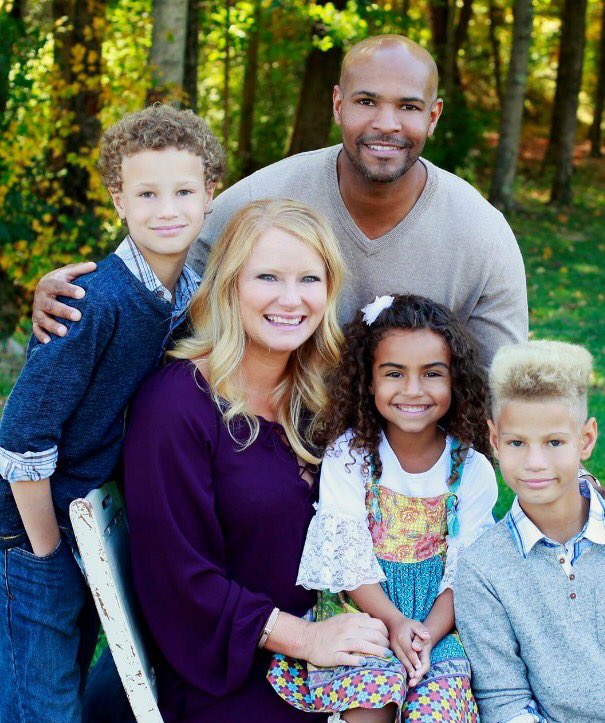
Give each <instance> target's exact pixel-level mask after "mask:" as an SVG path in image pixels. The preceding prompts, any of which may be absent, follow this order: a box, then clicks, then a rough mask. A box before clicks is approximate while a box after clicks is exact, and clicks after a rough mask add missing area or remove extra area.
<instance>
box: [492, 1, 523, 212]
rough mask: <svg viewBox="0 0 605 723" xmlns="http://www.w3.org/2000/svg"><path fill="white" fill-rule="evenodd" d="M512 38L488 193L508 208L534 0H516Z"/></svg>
mask: <svg viewBox="0 0 605 723" xmlns="http://www.w3.org/2000/svg"><path fill="white" fill-rule="evenodd" d="M513 12H514V23H513V39H512V46H511V51H510V64H509V66H508V79H507V83H506V95H505V97H504V102H503V105H502V115H501V118H500V140H499V143H498V152H497V154H496V164H495V167H494V173H493V176H492V183H491V188H490V193H489V200H490V202H491V203H493V204H494V206H496V208H499V209H501V210H504V211H507V210H509V209H510V207H511V206H512V203H513V199H514V196H513V186H514V182H515V170H516V166H517V156H518V155H519V139H520V137H521V122H522V119H523V102H524V100H525V88H526V86H527V69H528V63H529V46H530V42H531V33H532V24H533V0H515V4H514V8H513Z"/></svg>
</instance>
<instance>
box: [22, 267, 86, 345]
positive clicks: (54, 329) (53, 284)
mask: <svg viewBox="0 0 605 723" xmlns="http://www.w3.org/2000/svg"><path fill="white" fill-rule="evenodd" d="M96 268H97V265H96V264H95V263H94V261H83V262H81V263H77V264H69V265H68V266H62V267H61V268H60V269H55V271H51V272H49V273H48V274H46V275H45V276H43V277H42V278H41V279H40V281H39V282H38V285H37V286H36V292H35V294H34V307H33V310H32V322H33V332H34V336H35V337H36V339H37V340H38V341H39V342H41V343H42V344H47V343H48V342H49V341H50V336H49V335H48V334H55V335H56V336H65V334H66V333H67V327H66V326H64V325H63V324H61V323H60V322H59V321H57V319H56V318H55V317H58V318H59V319H70V320H71V321H79V320H80V317H81V314H80V312H79V311H78V310H77V309H72V308H71V306H68V305H67V304H62V303H61V302H59V301H57V297H58V296H67V297H69V298H72V299H81V298H82V297H83V296H84V294H85V291H84V289H83V288H82V287H80V286H77V285H75V284H72V283H70V282H72V281H74V280H75V279H77V278H78V277H80V276H83V275H84V274H90V273H91V272H93V271H94V270H95V269H96Z"/></svg>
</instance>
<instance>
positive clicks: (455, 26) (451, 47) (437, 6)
mask: <svg viewBox="0 0 605 723" xmlns="http://www.w3.org/2000/svg"><path fill="white" fill-rule="evenodd" d="M429 11H430V23H431V35H432V40H433V50H434V54H435V62H436V63H437V68H438V70H439V76H440V78H441V86H442V87H443V89H444V93H445V96H446V97H449V98H450V100H451V98H452V97H453V96H454V95H455V94H456V92H457V91H459V90H461V89H462V79H461V74H460V68H459V66H458V51H459V50H460V49H461V48H462V46H463V45H464V43H465V42H466V40H467V37H468V27H469V24H470V21H471V18H472V16H473V0H464V2H463V5H462V7H461V8H460V15H459V18H458V22H457V23H456V1H455V0H430V3H429Z"/></svg>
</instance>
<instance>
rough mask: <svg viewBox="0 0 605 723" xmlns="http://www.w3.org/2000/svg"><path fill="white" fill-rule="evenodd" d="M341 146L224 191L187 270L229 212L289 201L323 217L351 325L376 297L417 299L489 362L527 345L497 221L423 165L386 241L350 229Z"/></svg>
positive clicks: (518, 284)
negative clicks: (339, 255)
mask: <svg viewBox="0 0 605 723" xmlns="http://www.w3.org/2000/svg"><path fill="white" fill-rule="evenodd" d="M340 149H341V146H333V147H331V148H323V149H321V150H318V151H311V152H309V153H301V154H299V155H297V156H292V157H291V158H286V159H284V160H282V161H279V162H278V163H274V164H272V165H271V166H268V167H267V168H263V169H262V170H260V171H257V172H256V173H254V174H252V175H251V176H249V177H248V178H245V179H243V180H242V181H239V182H238V183H236V184H235V185H234V186H231V188H229V189H227V190H226V191H224V192H223V193H222V194H221V195H220V196H219V197H218V198H217V199H216V200H215V202H214V205H213V210H212V213H211V214H210V215H209V216H208V218H207V219H206V223H205V225H204V229H203V231H202V236H201V239H200V240H198V241H197V242H196V243H195V244H194V246H193V247H192V251H191V254H190V257H189V259H188V263H189V264H190V265H191V266H192V267H193V268H194V269H195V270H196V271H197V272H198V273H202V271H203V268H204V265H205V262H206V257H207V254H208V250H209V247H210V246H211V245H212V244H213V243H214V241H215V240H216V239H217V238H218V237H219V236H220V234H221V232H222V230H223V228H224V227H225V224H226V223H227V221H228V220H229V218H230V217H231V215H232V214H233V213H234V212H235V211H237V210H238V209H240V208H241V207H242V206H244V205H245V204H247V203H249V202H250V201H252V200H258V199H262V198H280V197H286V198H293V199H296V200H298V201H303V202H304V203H307V204H308V205H309V206H311V207H312V208H314V209H315V210H317V211H320V212H322V213H323V214H324V216H326V217H327V219H328V220H329V221H330V223H331V224H332V228H333V229H334V233H335V234H336V237H337V239H338V240H339V242H340V245H341V248H342V251H343V254H344V257H345V261H346V264H347V266H348V269H349V272H350V273H349V278H348V279H347V281H346V283H345V288H344V291H343V294H342V297H341V298H342V302H341V320H342V321H348V320H349V319H351V318H352V316H353V315H354V313H355V312H356V311H357V309H359V308H360V307H361V306H363V305H365V304H367V303H368V302H369V301H372V300H373V299H374V296H375V295H376V294H378V295H382V294H387V293H392V292H396V293H406V292H407V293H415V294H421V295H423V296H429V297H431V298H432V299H434V300H435V301H439V302H441V303H442V304H445V305H446V306H448V307H449V308H450V309H452V310H453V311H454V312H456V314H458V316H459V317H460V319H461V320H462V321H463V322H464V323H466V324H467V325H468V326H469V328H470V329H471V331H473V332H474V334H475V336H476V337H477V340H478V342H479V345H480V350H481V352H482V362H483V364H484V365H487V364H488V363H489V361H490V360H491V358H492V356H493V355H494V353H495V352H496V350H497V349H498V347H500V346H501V345H502V344H507V343H513V342H520V341H524V340H525V339H526V338H527V294H526V287H525V271H524V268H523V259H522V258H521V253H520V252H519V247H518V246H517V242H516V240H515V237H514V235H513V233H512V231H511V229H510V227H509V225H508V224H507V223H506V220H505V219H504V217H503V216H502V214H501V213H500V212H499V211H497V210H496V209H495V208H494V207H493V206H491V205H490V204H489V203H488V202H487V201H486V200H485V199H484V198H483V197H482V196H481V194H479V193H478V192H477V191H476V190H475V189H474V188H473V187H472V186H470V185H469V184H468V183H466V182H465V181H463V180H462V179H461V178H458V177H457V176H454V175H453V174H451V173H448V172H446V171H443V170H441V169H440V168H437V167H436V166H434V165H433V164H432V163H429V162H428V161H425V160H423V161H422V162H423V163H424V165H425V166H426V169H427V181H426V184H425V187H424V190H423V191H422V194H421V195H420V198H419V199H418V200H417V201H416V204H415V205H414V207H413V208H412V210H411V211H410V212H409V213H408V214H407V215H406V216H405V218H404V219H403V220H402V221H401V222H400V223H399V224H398V225H397V226H395V228H393V229H392V230H391V231H389V232H388V233H387V234H385V235H384V236H382V237H380V238H377V239H374V240H370V239H368V238H367V237H366V236H365V235H364V234H363V233H362V232H361V231H360V229H359V228H358V227H357V226H356V224H355V222H354V221H353V219H352V218H351V215H350V213H349V212H348V210H347V208H346V206H345V205H344V202H343V200H342V197H341V195H340V191H339V188H338V176H337V170H336V159H337V158H338V153H339V151H340Z"/></svg>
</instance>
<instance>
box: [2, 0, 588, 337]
mask: <svg viewBox="0 0 605 723" xmlns="http://www.w3.org/2000/svg"><path fill="white" fill-rule="evenodd" d="M259 2H260V43H259V57H258V61H259V63H258V76H257V93H256V101H255V106H254V112H253V113H254V118H253V120H254V125H253V159H252V160H253V165H254V166H255V167H261V166H265V165H267V164H270V163H272V162H274V161H276V160H278V159H280V158H282V157H283V155H284V153H285V151H286V149H287V148H288V145H289V138H290V134H291V131H292V126H293V123H294V118H295V112H296V108H297V103H298V96H299V91H300V87H301V80H302V77H303V70H304V66H305V59H306V57H307V55H308V53H309V52H310V51H311V49H313V48H314V47H315V48H319V49H321V50H322V51H324V52H326V51H328V50H329V49H330V48H332V47H334V46H339V47H342V48H343V49H344V50H347V49H348V48H349V47H350V46H351V45H352V44H353V43H355V42H357V41H358V40H360V39H362V38H364V37H367V36H368V35H372V34H378V33H401V32H406V33H408V34H409V36H410V37H411V38H412V39H414V40H416V41H417V42H419V43H420V44H421V45H423V46H425V47H427V48H428V49H429V50H430V49H431V27H430V22H429V19H430V13H429V2H428V0H410V2H409V3H406V4H402V3H401V2H399V0H397V2H396V1H395V0H348V2H347V4H346V6H345V7H344V9H342V10H339V9H337V7H336V6H335V4H334V2H333V1H332V2H327V3H323V2H320V1H319V0H315V2H307V1H306V0H259ZM459 4H460V3H459ZM404 5H406V6H408V11H407V14H406V15H405V16H404V15H403V14H402V7H403V6H404ZM496 5H497V6H498V7H499V8H500V12H499V15H498V17H499V18H500V23H499V25H498V27H497V28H496V29H495V34H496V36H497V39H498V41H499V43H500V55H501V61H502V76H503V81H504V79H505V74H506V66H507V62H508V54H509V51H510V38H511V29H512V10H511V8H512V3H510V2H508V1H505V0H497V2H496ZM26 6H27V15H26V16H25V18H24V21H23V23H17V24H16V23H15V22H14V21H13V19H12V18H11V17H9V11H10V8H11V7H12V3H11V2H7V1H5V2H2V1H1V0H0V96H1V91H2V82H3V81H2V79H3V77H4V78H7V79H8V91H9V93H8V100H7V105H6V110H5V111H4V113H3V115H2V116H0V129H1V131H2V133H1V134H0V204H1V206H0V207H1V208H2V214H0V272H3V273H4V274H5V275H6V277H5V278H6V279H7V280H8V285H6V284H4V287H6V289H8V290H9V291H7V295H8V296H11V300H10V304H9V305H8V307H7V306H6V304H5V300H4V297H3V299H0V306H2V308H3V309H6V308H9V311H10V313H9V314H8V316H7V315H4V316H3V317H2V318H1V319H0V325H2V327H3V328H4V329H6V330H7V331H10V327H12V325H13V323H14V318H15V314H14V309H15V308H17V309H18V311H17V313H19V314H21V316H22V317H24V316H26V311H25V310H26V307H27V304H28V303H29V299H30V297H31V291H32V289H33V287H34V285H35V283H36V280H37V279H38V278H39V277H40V276H41V275H42V274H43V273H45V272H47V271H49V270H50V269H52V268H54V267H56V266H58V265H62V264H64V263H66V262H68V261H75V260H79V259H83V258H99V257H100V256H102V255H104V254H105V253H106V252H107V251H108V250H109V249H111V248H112V247H113V245H114V244H115V241H116V239H117V237H118V235H119V233H120V226H119V224H118V222H117V219H116V217H115V214H114V212H113V209H112V208H111V205H110V200H109V196H108V194H107V193H106V191H105V189H104V188H103V187H102V186H101V184H100V181H99V177H98V175H97V172H96V169H95V163H96V156H97V152H96V150H95V149H94V148H92V147H88V146H84V145H83V146H82V147H81V148H73V147H72V146H71V145H70V144H71V143H73V138H74V137H75V136H77V134H78V133H80V131H81V130H82V129H81V128H78V127H77V123H76V122H75V118H74V110H73V108H74V98H77V97H78V94H81V93H82V94H83V93H84V92H86V91H87V90H90V88H91V87H92V86H94V85H95V83H97V82H98V80H99V79H98V78H97V79H95V78H92V77H90V75H87V68H89V67H92V65H94V62H93V61H94V60H95V58H92V57H91V53H90V51H89V50H87V48H86V47H85V44H86V43H85V42H80V43H76V44H74V45H73V47H71V48H70V53H71V55H70V62H71V70H72V71H73V72H72V76H73V77H72V79H71V80H69V81H66V80H65V78H62V76H61V73H60V72H58V69H57V64H56V62H55V59H54V55H53V53H54V52H55V50H56V48H55V46H54V37H53V36H54V32H55V30H56V28H54V27H53V25H52V22H51V20H50V19H49V16H50V13H49V5H48V3H47V2H45V0H33V2H28V3H27V4H26ZM256 7H257V0H232V1H231V3H230V5H229V9H228V6H227V3H226V2H224V1H223V0H205V1H204V2H203V3H201V4H200V10H199V13H200V35H199V38H200V43H199V45H200V49H199V50H200V52H199V67H198V79H199V83H198V90H199V108H198V110H199V112H200V114H201V115H202V116H204V117H205V118H206V120H207V121H208V122H209V124H210V126H211V127H212V128H213V130H214V131H215V132H216V133H217V135H218V136H219V138H221V139H222V140H224V141H225V145H226V147H227V151H228V156H229V168H230V174H229V177H228V178H227V180H226V183H227V184H228V183H231V182H233V181H235V180H237V178H238V177H239V173H240V170H239V167H240V159H239V157H238V130H239V111H240V105H241V98H242V86H243V80H244V72H245V66H246V51H247V48H248V42H249V37H250V33H251V31H252V29H253V28H254V27H255V23H256V15H255V9H256ZM339 7H340V5H339ZM106 9H107V10H106V15H105V16H104V17H101V18H96V19H95V21H94V23H93V24H92V25H93V29H95V31H101V32H102V37H103V43H102V53H101V56H102V66H101V76H100V87H101V98H100V112H99V116H98V117H99V120H100V126H101V127H102V128H103V129H104V128H107V127H108V126H109V125H110V124H111V123H113V122H114V121H116V120H117V119H118V118H120V117H121V116H122V115H123V114H124V113H125V112H128V111H132V110H136V109H138V108H140V107H142V106H143V105H144V103H145V97H146V91H147V88H148V87H149V83H150V68H149V64H148V54H149V49H150V45H151V30H152V24H153V17H152V0H120V2H118V1H117V0H111V1H110V2H109V3H106ZM559 14H560V2H559V0H536V2H535V31H534V40H533V43H532V49H531V72H530V77H529V82H528V97H527V102H526V112H527V114H528V117H530V118H532V119H533V122H534V128H535V129H536V133H537V134H538V135H543V136H544V135H546V133H547V130H548V122H549V116H550V106H551V102H552V95H553V92H554V82H555V78H556V70H557V52H558V42H559ZM588 18H589V23H588V32H587V38H588V43H587V50H586V63H585V73H584V78H585V80H584V85H585V91H584V92H583V93H582V95H581V98H580V100H581V104H580V112H579V117H580V120H581V122H583V123H585V124H587V123H589V122H590V120H591V111H592V94H593V90H594V87H595V83H596V65H597V45H598V37H599V28H600V4H599V0H589V14H588ZM68 21H69V18H68V19H67V21H63V25H62V29H63V30H64V31H65V30H66V29H67V27H68ZM66 22H67V24H66ZM89 32H92V30H91V29H89ZM85 37H86V36H85ZM3 63H4V66H3ZM457 63H458V69H459V73H460V81H461V90H460V91H459V95H458V96H457V97H454V98H452V99H446V105H445V110H444V114H443V117H442V119H441V121H440V123H439V126H438V128H437V131H436V134H435V137H434V138H433V139H431V140H429V142H428V143H427V146H426V151H425V152H426V155H427V156H428V157H429V158H431V159H432V160H433V161H434V162H436V163H437V164H438V165H441V166H443V167H445V168H448V169H451V170H455V171H456V172H457V173H459V174H460V175H462V176H464V177H465V178H467V179H468V180H470V181H472V182H474V181H475V180H476V179H477V178H481V177H482V174H483V173H484V171H485V169H486V168H487V164H488V163H489V160H490V154H489V153H487V152H486V143H492V142H493V138H494V133H496V132H497V127H498V120H499V105H498V100H497V98H496V94H495V86H494V58H493V49H492V47H491V43H490V36H489V13H488V3H487V0H475V2H474V3H473V18H472V20H471V23H470V26H469V31H468V39H467V41H466V42H465V43H464V44H463V46H462V48H461V49H460V52H459V54H458V57H457ZM9 66H10V74H9V75H8V76H7V75H6V73H5V74H4V76H3V75H2V70H3V68H4V69H5V70H6V69H7V68H8V67H9ZM227 67H228V71H229V73H228V74H229V81H228V84H226V81H225V77H226V72H227ZM5 85H6V83H5ZM0 109H1V104H0ZM0 112H1V110H0ZM582 132H583V131H582V130H581V131H580V133H582ZM330 141H331V142H334V143H336V142H338V141H339V131H338V129H337V128H336V127H335V126H334V127H333V128H332V130H331V135H330ZM323 142H325V141H324V140H323V139H321V141H319V142H318V145H321V144H322V143H323ZM73 172H78V177H80V176H81V177H82V178H85V182H83V184H81V185H83V186H85V187H84V188H75V189H74V188H73V187H71V188H70V174H71V173H73ZM80 172H82V173H80ZM76 185H77V184H76ZM72 186H73V184H72ZM4 291H5V288H3V292H4ZM9 292H10V293H9Z"/></svg>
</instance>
